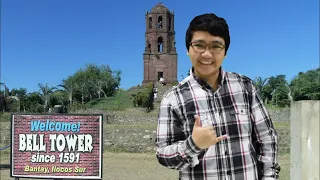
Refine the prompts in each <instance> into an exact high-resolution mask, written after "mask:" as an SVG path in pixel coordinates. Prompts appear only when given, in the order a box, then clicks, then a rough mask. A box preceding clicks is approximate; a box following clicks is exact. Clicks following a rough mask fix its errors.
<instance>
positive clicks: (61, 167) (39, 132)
mask: <svg viewBox="0 0 320 180" xmlns="http://www.w3.org/2000/svg"><path fill="white" fill-rule="evenodd" d="M102 119H103V117H102V115H69V114H68V115H65V114H50V115H48V114H46V115H42V114H40V115H39V114H12V116H11V129H12V130H11V177H25V178H81V179H102Z"/></svg>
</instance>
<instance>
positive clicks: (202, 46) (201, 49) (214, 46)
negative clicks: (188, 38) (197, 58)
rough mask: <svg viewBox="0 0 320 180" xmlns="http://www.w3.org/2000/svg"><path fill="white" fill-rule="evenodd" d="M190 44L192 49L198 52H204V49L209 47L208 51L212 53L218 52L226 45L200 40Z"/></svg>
mask: <svg viewBox="0 0 320 180" xmlns="http://www.w3.org/2000/svg"><path fill="white" fill-rule="evenodd" d="M190 46H191V47H192V48H193V49H194V51H196V52H198V53H203V52H205V51H206V49H207V48H208V47H209V51H210V52H211V53H213V54H220V53H221V51H222V50H223V49H224V48H225V47H226V46H225V45H222V44H211V45H207V44H205V43H201V42H191V43H190Z"/></svg>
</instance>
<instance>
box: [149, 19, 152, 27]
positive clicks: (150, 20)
mask: <svg viewBox="0 0 320 180" xmlns="http://www.w3.org/2000/svg"><path fill="white" fill-rule="evenodd" d="M149 29H152V17H149Z"/></svg>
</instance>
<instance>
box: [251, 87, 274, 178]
mask: <svg viewBox="0 0 320 180" xmlns="http://www.w3.org/2000/svg"><path fill="white" fill-rule="evenodd" d="M252 88H253V92H252V104H251V112H252V114H251V116H252V119H253V122H254V123H253V127H254V132H255V136H256V137H257V141H258V143H259V144H260V148H259V149H258V152H257V154H258V161H259V164H261V167H260V169H259V171H261V172H262V179H263V180H275V179H276V169H275V166H276V165H277V152H278V142H277V132H276V131H275V129H274V127H273V123H272V121H271V118H270V116H269V114H268V112H267V110H266V107H265V106H264V104H263V101H262V100H261V98H260V95H259V93H258V91H257V90H256V89H255V87H254V86H253V85H252Z"/></svg>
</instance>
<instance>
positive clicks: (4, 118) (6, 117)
mask: <svg viewBox="0 0 320 180" xmlns="http://www.w3.org/2000/svg"><path fill="white" fill-rule="evenodd" d="M10 119H11V113H7V112H5V113H3V112H1V113H0V122H9V121H10Z"/></svg>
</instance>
